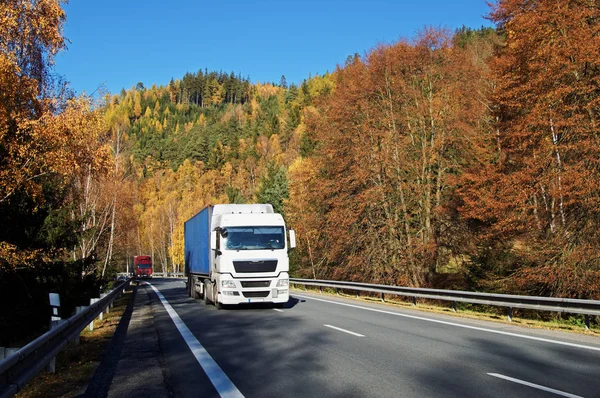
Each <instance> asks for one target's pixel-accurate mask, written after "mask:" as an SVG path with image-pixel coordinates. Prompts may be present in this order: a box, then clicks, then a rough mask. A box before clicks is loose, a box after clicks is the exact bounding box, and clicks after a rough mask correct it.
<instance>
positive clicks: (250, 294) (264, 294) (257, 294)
mask: <svg viewBox="0 0 600 398" xmlns="http://www.w3.org/2000/svg"><path fill="white" fill-rule="evenodd" d="M269 293H270V292H269V291H268V290H267V291H266V292H242V294H243V295H244V297H267V296H268V295H269Z"/></svg>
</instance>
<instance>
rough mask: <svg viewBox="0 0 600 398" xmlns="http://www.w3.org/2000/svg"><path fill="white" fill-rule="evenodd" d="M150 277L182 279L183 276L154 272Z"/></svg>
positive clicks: (179, 273)
mask: <svg viewBox="0 0 600 398" xmlns="http://www.w3.org/2000/svg"><path fill="white" fill-rule="evenodd" d="M152 276H155V277H157V278H183V277H185V274H184V273H183V272H154V273H153V274H152Z"/></svg>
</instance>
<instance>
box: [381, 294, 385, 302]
mask: <svg viewBox="0 0 600 398" xmlns="http://www.w3.org/2000/svg"><path fill="white" fill-rule="evenodd" d="M381 302H382V303H385V293H381Z"/></svg>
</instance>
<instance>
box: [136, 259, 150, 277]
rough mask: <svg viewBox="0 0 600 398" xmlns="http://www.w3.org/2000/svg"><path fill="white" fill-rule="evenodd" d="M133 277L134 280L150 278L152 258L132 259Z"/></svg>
mask: <svg viewBox="0 0 600 398" xmlns="http://www.w3.org/2000/svg"><path fill="white" fill-rule="evenodd" d="M133 275H134V276H135V277H136V278H152V257H150V256H135V257H134V258H133Z"/></svg>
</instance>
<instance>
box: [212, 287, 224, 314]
mask: <svg viewBox="0 0 600 398" xmlns="http://www.w3.org/2000/svg"><path fill="white" fill-rule="evenodd" d="M213 289H214V292H213V293H214V294H213V303H215V307H217V309H218V310H220V309H223V304H221V303H219V291H218V290H217V289H216V286H215V287H214V288H213Z"/></svg>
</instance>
